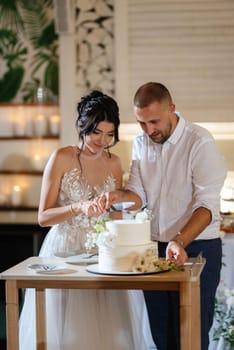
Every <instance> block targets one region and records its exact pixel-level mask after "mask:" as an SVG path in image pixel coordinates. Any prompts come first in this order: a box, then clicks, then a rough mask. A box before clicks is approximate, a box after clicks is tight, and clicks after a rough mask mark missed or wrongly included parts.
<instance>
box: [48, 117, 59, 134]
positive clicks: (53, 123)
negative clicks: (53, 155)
mask: <svg viewBox="0 0 234 350" xmlns="http://www.w3.org/2000/svg"><path fill="white" fill-rule="evenodd" d="M49 123H50V133H51V135H59V130H60V116H59V115H56V114H54V115H51V116H50V119H49Z"/></svg>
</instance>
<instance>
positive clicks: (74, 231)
mask: <svg viewBox="0 0 234 350" xmlns="http://www.w3.org/2000/svg"><path fill="white" fill-rule="evenodd" d="M114 189H115V179H114V177H113V176H111V175H108V176H107V177H106V178H105V181H104V183H103V184H102V185H99V184H97V185H96V186H93V187H92V186H90V185H89V183H88V181H87V180H86V179H85V178H84V177H83V176H82V175H81V171H80V170H79V169H78V168H74V169H72V170H70V171H68V172H66V173H65V174H64V176H63V178H62V180H61V185H60V190H59V195H58V200H57V204H58V205H59V206H64V205H69V204H71V203H74V202H79V201H87V200H91V199H92V198H94V197H95V196H97V195H100V194H101V193H103V192H106V191H113V190H114ZM97 219H98V218H95V217H93V218H88V217H87V216H86V215H85V214H79V215H77V216H74V217H72V218H71V219H70V220H68V221H64V222H62V223H60V224H58V225H55V227H56V234H57V235H58V236H60V239H58V240H57V243H58V245H59V246H57V247H56V248H55V247H53V249H56V250H57V251H58V250H59V249H61V248H62V247H63V251H71V250H79V249H84V243H85V242H86V239H87V237H86V234H87V232H90V231H92V230H93V227H94V225H95V224H96V222H97ZM60 247H61V248H60Z"/></svg>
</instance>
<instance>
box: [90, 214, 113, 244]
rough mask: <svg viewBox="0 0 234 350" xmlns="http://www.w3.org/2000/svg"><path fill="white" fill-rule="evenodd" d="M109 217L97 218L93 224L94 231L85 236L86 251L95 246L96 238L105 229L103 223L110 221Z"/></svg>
mask: <svg viewBox="0 0 234 350" xmlns="http://www.w3.org/2000/svg"><path fill="white" fill-rule="evenodd" d="M110 220H111V219H109V218H104V219H101V220H98V221H97V223H96V224H95V225H94V232H89V233H87V235H86V237H87V240H86V242H85V244H84V245H85V248H86V250H87V251H90V250H92V249H94V248H97V240H98V237H99V235H100V233H101V232H104V231H105V229H106V228H105V223H106V222H107V221H110Z"/></svg>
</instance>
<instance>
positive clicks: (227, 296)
mask: <svg viewBox="0 0 234 350" xmlns="http://www.w3.org/2000/svg"><path fill="white" fill-rule="evenodd" d="M221 337H223V339H224V340H225V341H226V344H228V345H229V349H233V346H234V289H229V288H226V287H224V288H220V289H219V290H218V292H217V298H216V300H215V324H214V332H213V340H216V341H217V340H219V339H220V338H221ZM227 350H228V349H227Z"/></svg>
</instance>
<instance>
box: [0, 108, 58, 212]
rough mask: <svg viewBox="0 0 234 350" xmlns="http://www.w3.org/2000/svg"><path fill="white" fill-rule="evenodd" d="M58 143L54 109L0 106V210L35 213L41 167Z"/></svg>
mask: <svg viewBox="0 0 234 350" xmlns="http://www.w3.org/2000/svg"><path fill="white" fill-rule="evenodd" d="M59 142H60V116H59V107H58V106H56V105H52V104H44V105H43V104H9V105H8V104H2V105H1V104H0V211H4V212H6V211H12V210H13V211H32V210H37V208H38V202H39V194H40V187H41V178H42V174H43V170H44V166H45V164H46V162H47V160H48V158H49V156H50V154H51V153H52V152H53V150H55V149H56V148H58V146H59Z"/></svg>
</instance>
